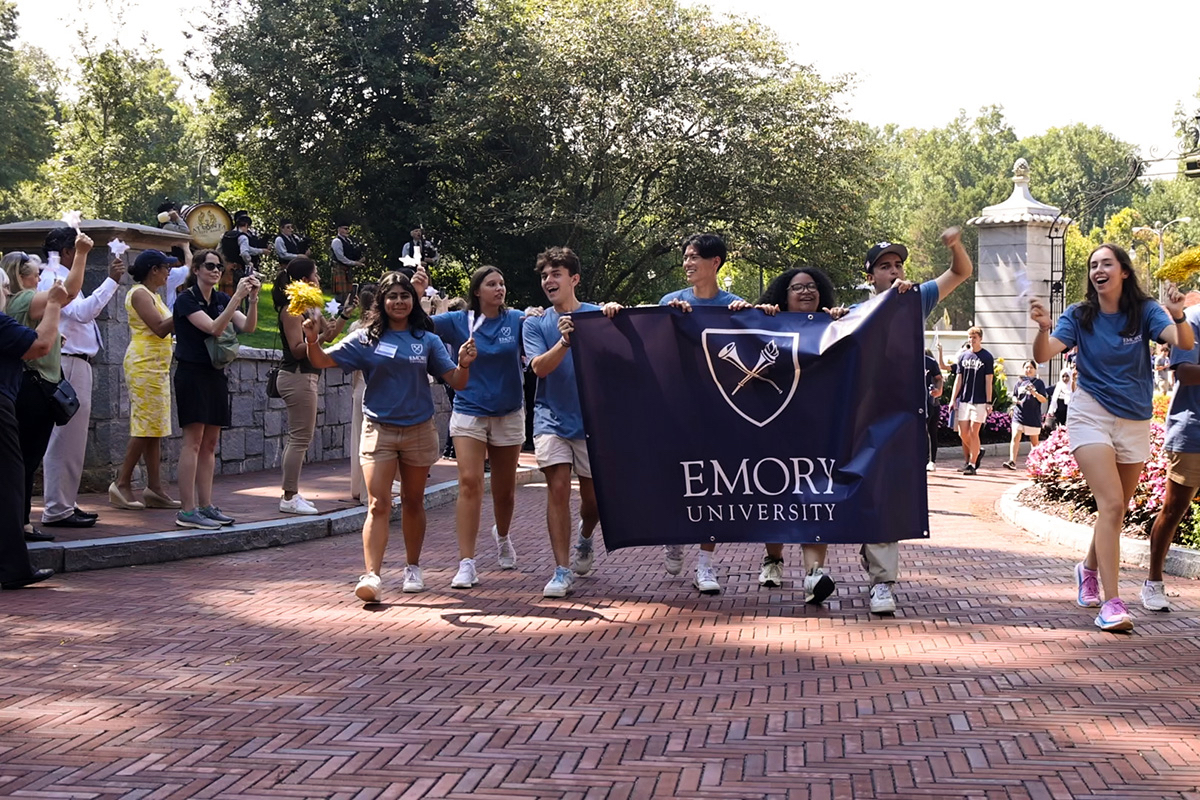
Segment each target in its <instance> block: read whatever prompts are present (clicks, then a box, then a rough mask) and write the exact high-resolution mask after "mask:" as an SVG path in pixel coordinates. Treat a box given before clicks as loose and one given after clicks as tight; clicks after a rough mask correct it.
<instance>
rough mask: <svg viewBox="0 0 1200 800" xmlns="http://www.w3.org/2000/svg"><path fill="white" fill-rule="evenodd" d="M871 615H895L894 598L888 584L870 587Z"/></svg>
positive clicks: (890, 586)
mask: <svg viewBox="0 0 1200 800" xmlns="http://www.w3.org/2000/svg"><path fill="white" fill-rule="evenodd" d="M871 613H872V614H894V613H896V597H895V596H894V595H893V594H892V585H891V584H890V583H877V584H875V585H874V586H872V587H871Z"/></svg>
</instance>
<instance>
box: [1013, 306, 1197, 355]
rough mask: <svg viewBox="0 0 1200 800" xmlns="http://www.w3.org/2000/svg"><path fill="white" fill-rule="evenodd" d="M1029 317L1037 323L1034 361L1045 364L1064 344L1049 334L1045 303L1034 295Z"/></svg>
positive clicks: (1061, 349)
mask: <svg viewBox="0 0 1200 800" xmlns="http://www.w3.org/2000/svg"><path fill="white" fill-rule="evenodd" d="M1029 318H1030V319H1032V320H1033V321H1034V322H1036V323H1037V324H1038V332H1037V336H1035V337H1034V339H1033V360H1034V361H1036V362H1038V363H1039V364H1045V363H1046V362H1047V361H1049V360H1050V359H1052V358H1054V357H1055V356H1056V355H1058V354H1059V353H1061V352H1062V351H1064V350H1066V349H1067V346H1066V345H1065V344H1063V343H1062V342H1060V341H1059V340H1058V339H1055V338H1054V337H1053V336H1051V335H1050V329H1051V327H1053V326H1052V325H1051V323H1050V312H1049V311H1048V310H1047V309H1046V305H1045V304H1044V303H1043V302H1042V301H1041V300H1039V299H1038V298H1036V297H1033V298H1030V300H1029ZM1189 333H1190V331H1189Z"/></svg>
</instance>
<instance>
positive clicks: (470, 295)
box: [467, 266, 508, 314]
mask: <svg viewBox="0 0 1200 800" xmlns="http://www.w3.org/2000/svg"><path fill="white" fill-rule="evenodd" d="M493 272H494V273H496V274H497V275H499V276H500V277H501V279H503V278H504V273H503V272H501V271H500V269H499V267H493V266H483V267H480V268H479V269H477V270H475V271H474V272H472V273H471V287H470V289H468V290H467V305H468V307H469V308H470V309H471V310H472V311H474V312H475V313H476V314H482V313H483V304H482V303H480V302H479V295H478V294H477V293H478V292H479V287H481V286H483V282H484V281H486V280H487V276H488V275H491V274H492V273H493ZM507 310H508V309H507V308H506V307H505V305H504V304H503V303H501V304H500V313H501V314H503V313H504V312H505V311H507Z"/></svg>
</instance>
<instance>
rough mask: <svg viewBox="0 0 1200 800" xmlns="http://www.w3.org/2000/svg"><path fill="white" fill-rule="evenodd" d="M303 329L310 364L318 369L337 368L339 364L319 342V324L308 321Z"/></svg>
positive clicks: (303, 325)
mask: <svg viewBox="0 0 1200 800" xmlns="http://www.w3.org/2000/svg"><path fill="white" fill-rule="evenodd" d="M301 329H302V330H303V331H304V347H305V349H306V350H307V352H308V363H309V364H312V365H313V366H314V367H316V368H317V369H329V368H331V367H336V366H337V362H336V361H334V360H333V358H332V357H331V356H330V355H329V354H328V353H326V352H325V351H324V350H322V349H321V345H320V344H319V343H318V342H317V323H316V322H314V321H313V320H311V319H306V320H304V323H303V324H302V325H301Z"/></svg>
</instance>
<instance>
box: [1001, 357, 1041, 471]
mask: <svg viewBox="0 0 1200 800" xmlns="http://www.w3.org/2000/svg"><path fill="white" fill-rule="evenodd" d="M1013 396H1014V397H1015V398H1016V400H1017V403H1016V405H1015V406H1013V411H1012V444H1011V445H1010V446H1009V452H1008V461H1005V462H1004V463H1003V464H1002V465H1001V466H1003V467H1004V468H1005V469H1016V468H1017V455H1018V448H1019V447H1020V446H1021V434H1025V435H1026V436H1028V437H1029V442H1030V444H1031V445H1032V446H1033V447H1037V445H1038V438H1039V437H1040V436H1041V434H1042V403H1044V402H1046V384H1044V383H1042V379H1041V378H1039V377H1038V376H1037V364H1036V363H1035V362H1033V361H1026V362H1025V375H1024V376H1023V377H1022V378H1021V379H1020V380H1018V381H1017V388H1016V391H1015V392H1014V393H1013Z"/></svg>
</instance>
